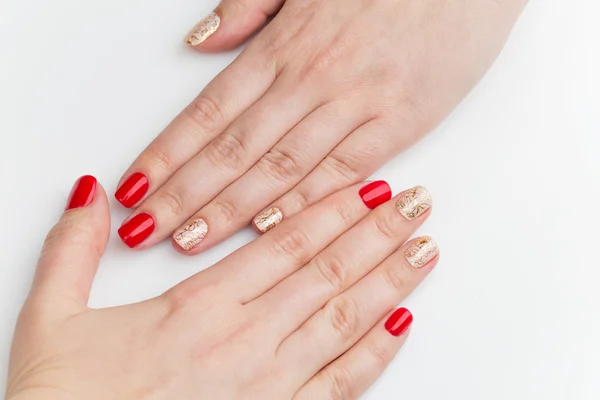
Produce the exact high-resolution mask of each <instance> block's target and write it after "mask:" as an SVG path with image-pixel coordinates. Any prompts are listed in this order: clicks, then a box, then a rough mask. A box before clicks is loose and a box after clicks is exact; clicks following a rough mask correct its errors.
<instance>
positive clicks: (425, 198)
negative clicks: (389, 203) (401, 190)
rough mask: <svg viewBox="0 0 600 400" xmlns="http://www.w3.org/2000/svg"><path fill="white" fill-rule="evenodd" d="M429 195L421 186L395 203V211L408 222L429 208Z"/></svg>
mask: <svg viewBox="0 0 600 400" xmlns="http://www.w3.org/2000/svg"><path fill="white" fill-rule="evenodd" d="M431 204H432V202H431V194H430V193H429V191H428V190H427V189H425V188H424V187H422V186H417V187H415V188H412V189H410V190H409V191H407V192H406V193H405V194H404V195H403V196H402V197H400V199H398V202H397V203H396V209H398V211H399V212H400V214H402V215H403V216H404V218H406V219H407V220H409V221H412V220H414V219H417V218H418V217H419V216H420V215H421V214H423V213H424V212H425V211H427V210H428V209H430V208H431Z"/></svg>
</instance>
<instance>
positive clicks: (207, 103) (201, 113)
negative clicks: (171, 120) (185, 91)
mask: <svg viewBox="0 0 600 400" xmlns="http://www.w3.org/2000/svg"><path fill="white" fill-rule="evenodd" d="M186 112H187V114H188V116H189V117H190V118H191V119H192V120H193V121H194V122H195V123H197V124H198V126H199V127H200V128H202V129H204V130H209V131H211V130H215V129H217V127H218V126H219V125H220V124H221V123H222V121H225V115H224V113H223V109H222V108H221V106H220V105H219V103H218V102H217V101H216V100H213V99H212V98H211V97H210V96H207V95H205V94H200V95H199V96H198V97H197V98H196V99H195V100H194V101H193V102H192V103H191V104H190V105H189V106H188V107H186Z"/></svg>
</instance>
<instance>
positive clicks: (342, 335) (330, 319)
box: [279, 237, 439, 381]
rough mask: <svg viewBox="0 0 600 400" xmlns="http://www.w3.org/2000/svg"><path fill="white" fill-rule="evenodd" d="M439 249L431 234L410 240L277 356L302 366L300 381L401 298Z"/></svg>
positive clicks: (343, 349) (285, 344)
mask: <svg viewBox="0 0 600 400" xmlns="http://www.w3.org/2000/svg"><path fill="white" fill-rule="evenodd" d="M438 254H439V250H438V247H437V244H436V243H435V241H434V240H433V239H432V238H430V237H424V238H419V239H415V240H412V241H411V242H409V243H408V244H406V245H405V246H403V247H402V248H401V249H400V250H399V251H397V252H396V253H394V254H393V255H392V256H391V257H390V258H388V259H387V260H386V261H385V262H383V263H382V264H381V265H380V266H379V267H377V268H376V269H375V270H373V271H372V272H371V273H369V275H367V276H366V277H365V278H364V279H362V280H361V281H359V282H358V283H357V284H356V285H355V286H353V287H352V288H350V289H348V290H347V291H346V292H344V293H342V294H340V295H339V296H337V297H335V298H333V299H331V300H330V301H329V302H328V303H327V305H326V306H325V307H323V308H322V309H321V310H319V311H318V312H317V313H316V314H315V315H313V316H312V317H311V318H310V319H309V320H308V321H306V322H305V323H304V325H302V327H301V328H300V329H298V330H297V331H296V332H294V333H293V334H292V335H291V336H290V337H289V338H287V339H286V340H285V341H284V342H283V343H282V344H281V346H280V348H279V354H280V355H281V358H282V359H283V360H287V362H288V363H290V364H291V363H293V364H294V365H301V366H302V367H296V371H297V375H299V379H300V381H302V379H303V378H305V379H308V378H310V377H311V376H313V375H314V374H316V373H317V372H318V371H320V370H321V369H322V368H323V366H325V365H327V364H329V363H330V362H332V361H333V360H335V359H336V358H338V357H339V356H340V355H341V354H343V353H344V352H346V351H347V350H348V349H349V348H350V347H352V346H353V345H354V344H355V343H356V342H357V341H358V340H359V339H360V338H361V337H363V336H364V335H365V333H366V332H368V331H369V330H370V329H371V328H372V327H373V325H375V323H377V321H378V320H379V319H380V318H382V317H383V316H384V315H385V314H387V313H388V312H390V310H392V309H393V308H395V307H396V306H397V305H398V304H399V303H401V302H402V301H403V300H404V299H405V298H406V297H407V296H408V295H409V294H410V293H411V292H412V291H413V290H414V289H415V288H416V287H417V286H418V285H419V284H420V283H421V282H422V281H423V279H425V277H426V276H427V275H428V274H429V272H431V270H432V269H433V268H434V267H435V265H436V264H437V261H438V259H439V257H438ZM292 360H294V361H292Z"/></svg>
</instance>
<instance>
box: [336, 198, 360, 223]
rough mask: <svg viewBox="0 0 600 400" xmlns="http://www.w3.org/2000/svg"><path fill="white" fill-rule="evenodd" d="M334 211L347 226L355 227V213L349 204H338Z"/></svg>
mask: <svg viewBox="0 0 600 400" xmlns="http://www.w3.org/2000/svg"><path fill="white" fill-rule="evenodd" d="M333 209H334V210H335V212H336V213H337V214H338V216H339V217H340V219H341V220H342V221H343V223H344V224H345V225H346V226H352V225H354V219H355V213H354V210H353V209H352V206H351V205H350V203H348V202H341V203H336V204H335V205H334V206H333Z"/></svg>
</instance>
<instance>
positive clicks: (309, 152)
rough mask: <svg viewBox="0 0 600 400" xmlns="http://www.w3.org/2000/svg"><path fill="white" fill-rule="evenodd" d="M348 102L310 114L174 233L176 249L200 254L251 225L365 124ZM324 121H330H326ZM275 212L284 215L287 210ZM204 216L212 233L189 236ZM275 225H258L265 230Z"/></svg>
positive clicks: (329, 105) (332, 105)
mask: <svg viewBox="0 0 600 400" xmlns="http://www.w3.org/2000/svg"><path fill="white" fill-rule="evenodd" d="M349 107H350V106H349V105H348V104H345V103H340V102H336V103H328V104H326V105H324V106H322V107H320V108H318V109H317V110H315V111H314V112H313V113H311V114H310V115H309V116H307V117H306V118H305V119H304V120H303V121H302V122H301V123H300V124H298V125H297V126H296V127H294V128H293V129H292V130H291V131H290V132H289V133H288V134H287V135H285V136H284V137H283V138H282V139H281V140H280V141H279V142H278V143H277V144H276V145H275V146H274V147H273V148H272V149H271V150H270V151H269V152H268V153H266V154H265V155H264V156H263V157H262V158H261V159H260V160H259V161H258V162H257V163H256V164H255V165H254V166H253V167H252V168H251V169H250V170H249V171H248V172H246V173H245V174H244V175H243V176H241V177H240V178H239V179H238V180H237V181H235V182H233V183H232V184H231V185H229V186H228V187H227V188H226V189H225V190H223V191H222V192H221V193H220V194H219V195H218V196H217V197H216V198H215V199H213V200H212V201H211V202H210V203H209V204H207V205H206V206H205V207H203V208H202V209H201V210H200V211H198V212H197V213H196V214H195V215H194V216H193V217H191V218H190V222H188V223H186V224H184V226H182V227H180V228H179V229H177V230H176V231H175V233H174V235H173V239H174V240H173V243H174V244H175V248H176V249H177V250H179V251H183V252H184V253H185V254H188V255H191V254H198V253H200V252H202V251H204V250H206V249H208V248H210V247H211V246H213V245H215V244H217V243H219V242H220V241H222V240H224V239H226V238H227V237H229V236H231V235H232V234H234V233H235V232H236V231H238V230H239V229H241V228H243V227H244V226H247V225H248V224H249V223H250V221H251V220H252V219H253V218H254V217H255V215H256V213H258V212H259V211H260V210H262V208H263V207H265V206H266V205H267V204H269V202H271V201H273V200H275V199H276V198H277V197H279V196H281V195H282V194H284V193H285V192H286V191H288V190H289V189H291V188H292V187H293V186H294V185H295V184H296V183H298V182H299V181H300V180H301V179H302V178H304V177H305V176H306V174H308V173H309V172H310V171H311V170H312V169H313V168H314V167H315V166H316V165H318V163H319V162H320V161H321V160H322V159H323V158H324V157H325V156H326V155H327V154H328V153H329V152H330V151H331V149H333V148H334V147H335V146H336V145H337V144H338V143H339V142H341V141H342V140H343V138H344V137H346V136H347V135H348V134H349V132H351V131H353V130H354V129H355V128H356V127H357V126H358V125H360V124H361V118H362V116H361V115H360V113H358V112H356V113H352V112H349V111H348V110H349ZM323 121H328V123H327V124H325V125H324V124H323ZM274 212H275V213H276V214H277V215H284V214H285V212H286V211H285V209H282V210H275V211H274ZM277 215H275V216H274V215H270V218H269V221H273V220H277V218H278V217H277ZM200 219H202V220H203V221H204V222H205V223H206V224H207V227H209V230H208V231H209V232H210V234H209V235H205V236H206V237H204V238H201V237H196V238H194V240H192V241H190V240H189V239H190V236H189V234H188V232H189V231H190V229H188V227H189V225H190V224H192V225H194V223H195V221H198V220H200ZM264 221H265V220H264V219H263V222H264ZM274 225H275V224H273V223H270V222H269V223H266V222H265V223H263V224H260V226H261V229H262V230H263V232H264V231H266V230H267V227H273V226H274ZM182 233H183V235H182ZM180 239H184V240H180Z"/></svg>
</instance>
